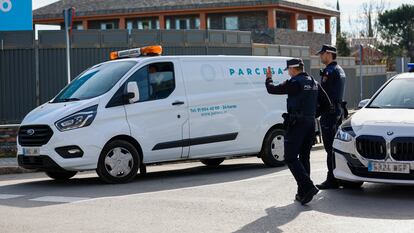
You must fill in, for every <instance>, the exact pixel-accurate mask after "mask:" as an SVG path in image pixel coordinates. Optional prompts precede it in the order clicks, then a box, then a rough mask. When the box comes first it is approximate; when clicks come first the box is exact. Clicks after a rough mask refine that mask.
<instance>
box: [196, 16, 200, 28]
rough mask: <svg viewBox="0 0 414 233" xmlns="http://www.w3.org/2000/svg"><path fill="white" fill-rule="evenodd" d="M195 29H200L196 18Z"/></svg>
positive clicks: (198, 20)
mask: <svg viewBox="0 0 414 233" xmlns="http://www.w3.org/2000/svg"><path fill="white" fill-rule="evenodd" d="M195 29H200V19H199V18H196V20H195Z"/></svg>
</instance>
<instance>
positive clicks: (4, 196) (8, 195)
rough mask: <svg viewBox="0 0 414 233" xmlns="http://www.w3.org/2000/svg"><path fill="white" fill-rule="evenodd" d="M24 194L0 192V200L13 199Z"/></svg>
mask: <svg viewBox="0 0 414 233" xmlns="http://www.w3.org/2000/svg"><path fill="white" fill-rule="evenodd" d="M23 196H24V195H13V194H0V200H7V199H13V198H18V197H23Z"/></svg>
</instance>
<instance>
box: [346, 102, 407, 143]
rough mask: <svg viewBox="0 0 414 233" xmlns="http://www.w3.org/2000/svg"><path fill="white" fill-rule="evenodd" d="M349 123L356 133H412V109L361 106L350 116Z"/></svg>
mask: <svg viewBox="0 0 414 233" xmlns="http://www.w3.org/2000/svg"><path fill="white" fill-rule="evenodd" d="M351 125H352V128H353V130H354V132H355V133H356V134H357V135H360V134H368V135H371V134H374V135H386V133H389V132H392V134H393V135H394V133H395V134H399V135H406V136H408V135H413V130H414V109H374V108H363V109H361V110H359V111H358V112H356V113H355V114H354V115H353V116H352V118H351ZM390 136H391V135H390ZM394 136H395V135H394Z"/></svg>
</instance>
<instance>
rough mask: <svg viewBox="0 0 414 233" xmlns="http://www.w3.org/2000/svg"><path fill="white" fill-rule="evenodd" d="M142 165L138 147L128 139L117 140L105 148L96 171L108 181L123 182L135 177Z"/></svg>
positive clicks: (111, 182)
mask: <svg viewBox="0 0 414 233" xmlns="http://www.w3.org/2000/svg"><path fill="white" fill-rule="evenodd" d="M114 156H115V157H114ZM140 165H141V159H140V156H139V152H138V151H137V149H136V148H135V147H134V146H133V145H132V144H131V143H129V142H127V141H124V140H115V141H112V142H109V143H108V144H107V145H105V147H104V148H103V150H102V152H101V155H100V156H99V160H98V166H97V169H96V173H97V174H98V176H99V177H100V178H101V179H102V180H103V181H104V182H106V183H109V184H121V183H126V182H128V181H131V180H132V179H134V178H135V176H136V175H137V172H138V169H139V167H140ZM111 172H113V173H114V174H111ZM124 172H127V174H124Z"/></svg>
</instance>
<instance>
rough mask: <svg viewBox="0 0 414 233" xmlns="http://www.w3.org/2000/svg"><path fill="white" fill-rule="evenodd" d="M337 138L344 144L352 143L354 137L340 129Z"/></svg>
mask: <svg viewBox="0 0 414 233" xmlns="http://www.w3.org/2000/svg"><path fill="white" fill-rule="evenodd" d="M335 138H336V139H338V140H341V141H344V142H350V141H352V136H351V135H350V134H349V133H348V132H345V131H343V130H342V129H338V132H337V133H336V136H335Z"/></svg>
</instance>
